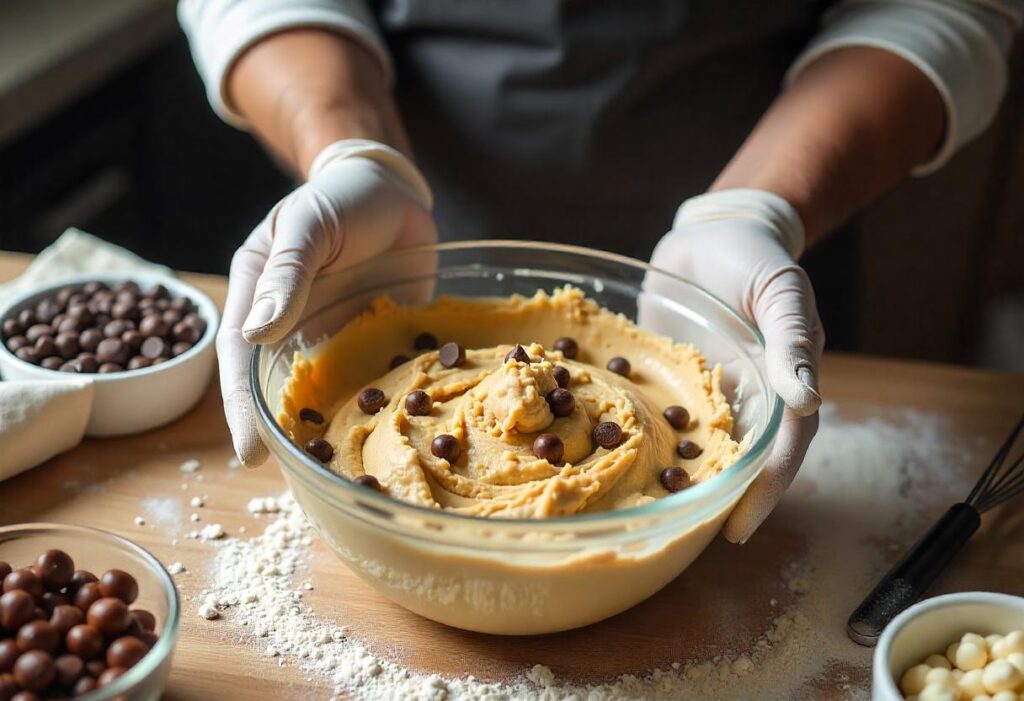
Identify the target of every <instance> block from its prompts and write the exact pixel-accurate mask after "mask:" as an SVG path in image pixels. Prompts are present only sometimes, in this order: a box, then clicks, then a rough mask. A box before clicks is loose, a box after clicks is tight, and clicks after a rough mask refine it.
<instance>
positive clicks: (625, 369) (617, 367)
mask: <svg viewBox="0 0 1024 701" xmlns="http://www.w3.org/2000/svg"><path fill="white" fill-rule="evenodd" d="M608 369H609V370H611V371H612V372H614V373H615V374H616V375H622V376H623V377H629V373H630V372H631V370H632V369H631V368H630V366H629V361H628V360H626V359H625V358H623V357H621V356H615V357H614V358H612V359H611V360H609V361H608Z"/></svg>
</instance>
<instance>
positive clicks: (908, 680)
mask: <svg viewBox="0 0 1024 701" xmlns="http://www.w3.org/2000/svg"><path fill="white" fill-rule="evenodd" d="M930 671H932V668H931V667H929V666H928V665H926V664H916V665H914V666H913V667H911V668H910V669H908V670H907V671H906V672H904V673H903V676H902V677H901V678H900V691H902V692H903V694H904V695H905V696H909V695H910V694H920V693H921V690H922V689H924V685H925V677H926V676H928V672H930Z"/></svg>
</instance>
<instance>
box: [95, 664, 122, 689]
mask: <svg viewBox="0 0 1024 701" xmlns="http://www.w3.org/2000/svg"><path fill="white" fill-rule="evenodd" d="M127 671H128V670H127V669H125V668H124V667H107V668H106V669H105V670H103V674H101V675H100V676H99V678H98V679H97V680H96V684H97V686H99V688H101V689H102V688H104V687H107V686H110V685H111V684H113V683H114V682H115V681H117V679H118V677H121V676H122V675H123V674H124V673H125V672H127Z"/></svg>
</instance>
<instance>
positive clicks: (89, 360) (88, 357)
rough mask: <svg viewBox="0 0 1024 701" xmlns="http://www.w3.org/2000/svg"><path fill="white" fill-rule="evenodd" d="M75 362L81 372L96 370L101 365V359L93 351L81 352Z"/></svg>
mask: <svg viewBox="0 0 1024 701" xmlns="http://www.w3.org/2000/svg"><path fill="white" fill-rule="evenodd" d="M73 362H74V363H75V366H76V367H77V368H78V370H77V371H80V372H96V371H97V370H98V369H99V367H100V361H99V360H97V358H96V356H95V355H93V354H92V353H79V354H78V356H77V357H76V358H75V360H74V361H73Z"/></svg>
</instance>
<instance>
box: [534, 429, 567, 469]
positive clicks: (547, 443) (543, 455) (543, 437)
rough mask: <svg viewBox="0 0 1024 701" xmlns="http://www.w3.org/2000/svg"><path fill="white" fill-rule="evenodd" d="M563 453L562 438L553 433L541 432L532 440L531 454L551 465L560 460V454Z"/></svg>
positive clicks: (556, 463)
mask: <svg viewBox="0 0 1024 701" xmlns="http://www.w3.org/2000/svg"><path fill="white" fill-rule="evenodd" d="M563 453H565V445H563V443H562V439H561V438H559V437H558V436H556V435H555V434H553V433H542V434H540V435H539V436H537V437H536V438H535V439H534V441H533V454H534V455H536V456H537V457H538V458H540V459H541V460H547V461H548V462H549V463H551V464H552V465H558V464H559V463H561V462H562V455H563Z"/></svg>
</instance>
